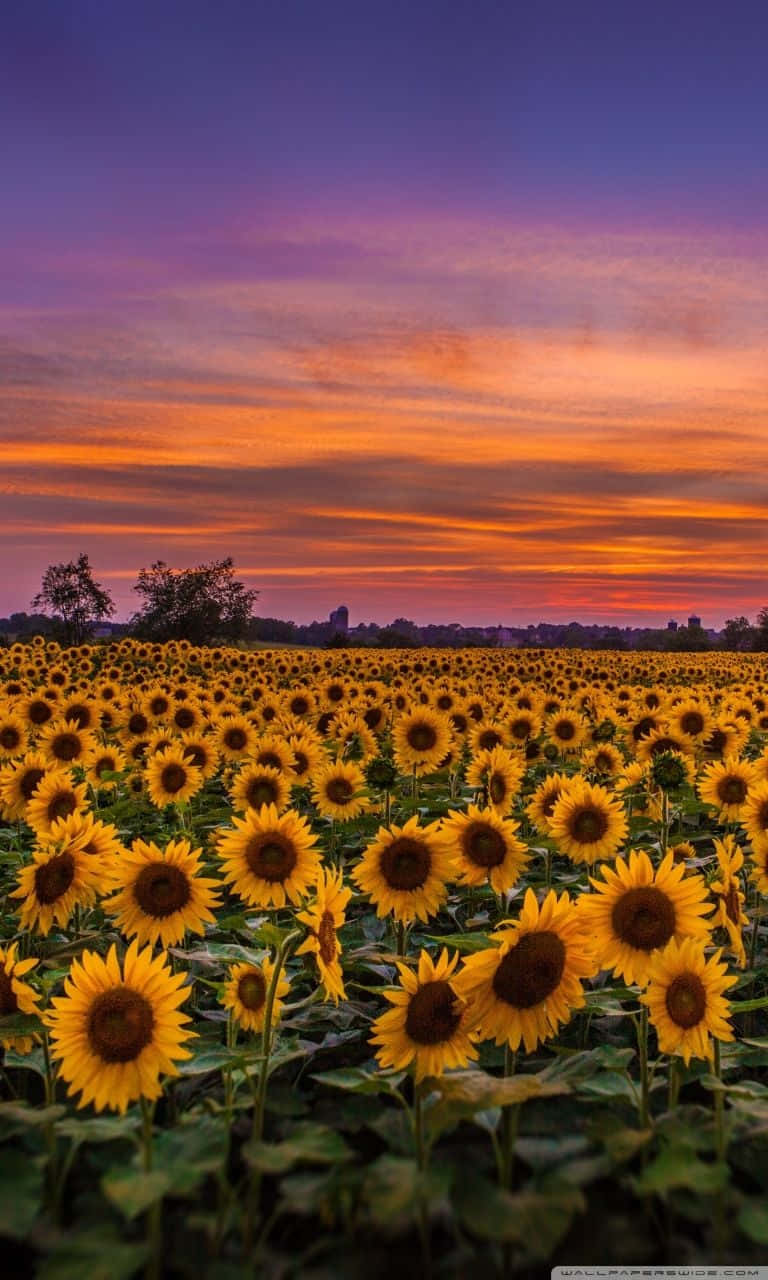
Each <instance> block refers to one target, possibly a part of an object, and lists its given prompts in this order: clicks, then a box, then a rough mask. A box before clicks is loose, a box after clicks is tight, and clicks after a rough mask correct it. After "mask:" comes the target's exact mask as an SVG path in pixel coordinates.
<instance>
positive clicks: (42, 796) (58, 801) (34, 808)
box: [24, 769, 87, 836]
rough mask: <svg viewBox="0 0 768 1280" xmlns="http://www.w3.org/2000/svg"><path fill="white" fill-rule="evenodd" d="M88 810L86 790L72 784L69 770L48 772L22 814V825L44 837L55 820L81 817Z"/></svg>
mask: <svg viewBox="0 0 768 1280" xmlns="http://www.w3.org/2000/svg"><path fill="white" fill-rule="evenodd" d="M86 808H87V787H86V784H85V783H84V782H73V781H72V775H71V774H70V772H69V770H68V769H51V770H50V772H48V773H47V774H46V775H45V777H44V778H42V779H41V780H40V782H38V784H37V786H36V788H35V791H34V793H33V795H32V798H31V799H30V801H29V803H28V805H27V808H26V811H25V813H24V821H25V822H27V823H29V825H30V827H33V828H34V830H35V831H36V832H37V834H38V835H40V836H47V835H48V834H49V833H50V830H51V824H52V823H54V822H55V821H56V819H57V818H66V817H68V816H69V814H70V813H83V812H85V809H86Z"/></svg>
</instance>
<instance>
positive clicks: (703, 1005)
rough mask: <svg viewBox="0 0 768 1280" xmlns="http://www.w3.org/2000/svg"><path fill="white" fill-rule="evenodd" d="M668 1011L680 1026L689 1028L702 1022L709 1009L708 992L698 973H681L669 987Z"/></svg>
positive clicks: (667, 995)
mask: <svg viewBox="0 0 768 1280" xmlns="http://www.w3.org/2000/svg"><path fill="white" fill-rule="evenodd" d="M665 1003H666V1006H667V1013H668V1014H669V1016H670V1018H671V1019H672V1021H673V1022H674V1023H676V1025H677V1026H678V1027H682V1028H683V1029H684V1030H686V1031H687V1030H688V1028H689V1027H695V1026H696V1025H697V1023H699V1022H701V1020H702V1018H703V1017H704V1015H705V1014H706V1011H707V993H706V990H705V988H704V983H703V982H702V981H701V978H700V977H699V976H698V974H696V973H681V974H678V976H677V977H676V978H673V980H672V981H671V982H670V984H669V987H668V988H667V994H666V1000H665Z"/></svg>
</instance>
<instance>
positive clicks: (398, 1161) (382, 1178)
mask: <svg viewBox="0 0 768 1280" xmlns="http://www.w3.org/2000/svg"><path fill="white" fill-rule="evenodd" d="M450 1179H451V1171H450V1169H448V1168H447V1167H445V1166H443V1167H442V1168H441V1167H440V1166H438V1165H434V1166H433V1167H432V1168H431V1169H427V1170H420V1169H419V1166H418V1165H417V1163H416V1161H415V1160H413V1159H411V1158H408V1157H405V1156H391V1155H382V1156H379V1158H378V1159H377V1160H374V1161H373V1164H371V1165H370V1166H369V1168H368V1169H367V1171H366V1175H365V1179H364V1182H363V1196H364V1198H365V1200H366V1203H367V1205H368V1211H369V1213H370V1215H371V1218H372V1219H373V1221H374V1222H375V1223H377V1224H378V1225H379V1226H390V1225H392V1224H393V1223H395V1222H402V1223H405V1222H409V1221H411V1220H412V1219H413V1218H414V1217H415V1216H416V1215H417V1214H418V1211H419V1206H420V1204H428V1203H429V1202H430V1201H437V1200H439V1199H441V1198H442V1197H444V1196H445V1195H446V1193H447V1191H448V1189H449V1186H450Z"/></svg>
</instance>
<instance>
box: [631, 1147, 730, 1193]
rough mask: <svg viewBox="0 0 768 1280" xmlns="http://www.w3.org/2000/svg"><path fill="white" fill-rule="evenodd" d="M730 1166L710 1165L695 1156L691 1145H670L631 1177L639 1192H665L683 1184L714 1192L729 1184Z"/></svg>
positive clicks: (692, 1188)
mask: <svg viewBox="0 0 768 1280" xmlns="http://www.w3.org/2000/svg"><path fill="white" fill-rule="evenodd" d="M728 1177H729V1173H728V1165H727V1164H725V1163H724V1162H723V1161H719V1162H717V1163H714V1164H708V1163H706V1162H705V1161H704V1160H700V1159H699V1158H698V1157H697V1156H695V1155H694V1154H693V1152H692V1150H691V1147H690V1146H688V1145H683V1146H669V1147H666V1148H665V1150H664V1151H662V1152H660V1154H659V1155H658V1156H657V1157H656V1159H655V1160H652V1161H651V1163H650V1164H648V1165H647V1166H646V1168H645V1169H644V1170H643V1172H642V1173H641V1174H640V1176H639V1177H637V1178H633V1179H632V1185H633V1186H634V1189H635V1191H636V1192H637V1194H638V1195H641V1196H647V1195H664V1194H665V1193H666V1192H668V1191H674V1190H676V1189H678V1188H681V1187H684V1188H685V1189H687V1190H689V1191H696V1192H698V1193H699V1194H701V1195H713V1194H714V1193H715V1192H717V1191H722V1190H723V1189H724V1188H725V1187H726V1186H727V1185H728Z"/></svg>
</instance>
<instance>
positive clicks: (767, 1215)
mask: <svg viewBox="0 0 768 1280" xmlns="http://www.w3.org/2000/svg"><path fill="white" fill-rule="evenodd" d="M737 1221H738V1224H739V1228H740V1229H741V1230H742V1231H743V1232H744V1235H745V1236H749V1239H750V1240H754V1242H755V1244H768V1204H766V1202H765V1200H764V1199H763V1198H762V1197H760V1198H758V1197H757V1196H753V1197H750V1199H749V1200H745V1201H744V1203H743V1204H742V1206H741V1208H740V1210H739V1216H738V1219H737Z"/></svg>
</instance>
